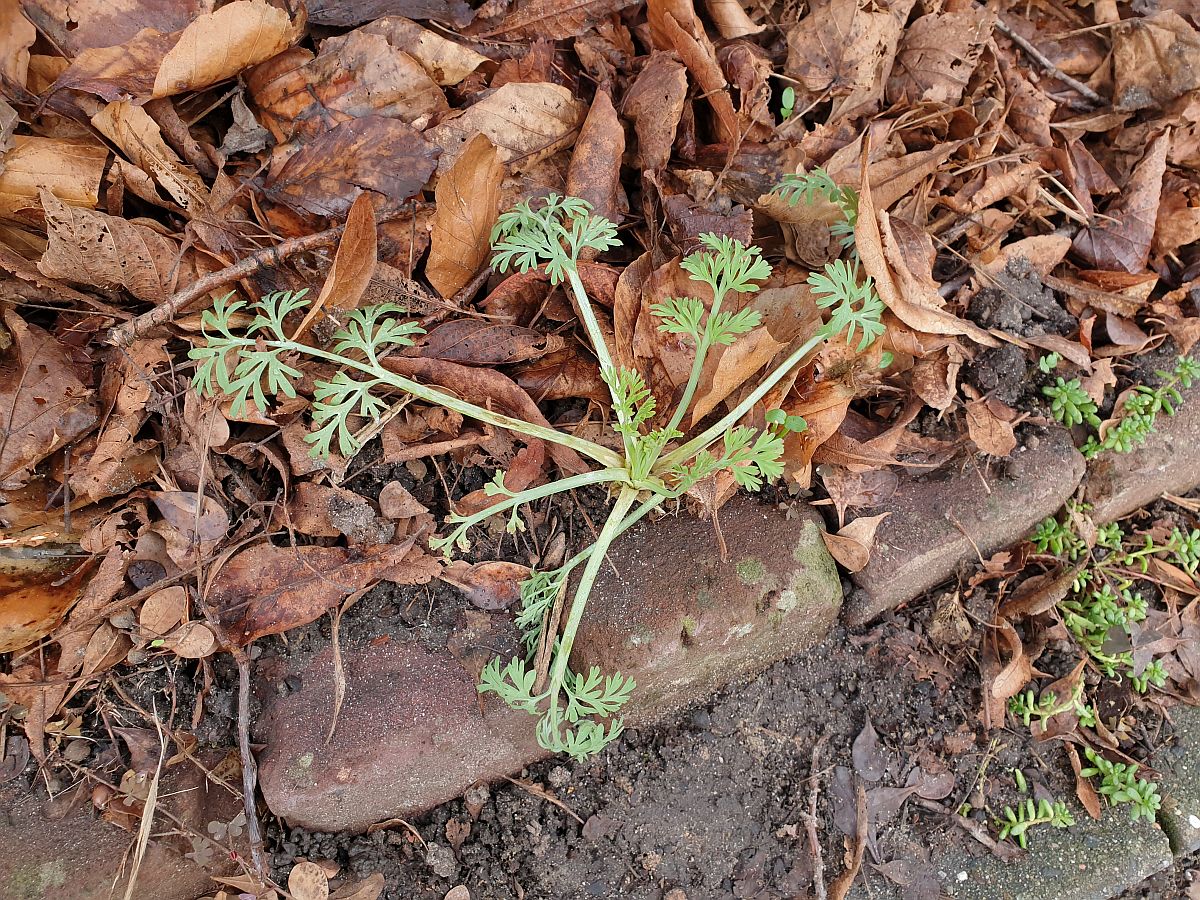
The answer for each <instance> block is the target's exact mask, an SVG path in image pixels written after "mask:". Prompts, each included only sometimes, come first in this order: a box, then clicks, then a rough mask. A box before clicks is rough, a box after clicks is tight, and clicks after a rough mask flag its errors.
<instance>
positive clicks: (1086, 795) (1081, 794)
mask: <svg viewBox="0 0 1200 900" xmlns="http://www.w3.org/2000/svg"><path fill="white" fill-rule="evenodd" d="M1063 746H1064V747H1065V748H1066V750H1067V759H1069V760H1070V761H1071V771H1073V772H1074V773H1075V796H1076V797H1077V798H1078V800H1079V802H1080V803H1081V804H1083V808H1084V809H1086V810H1087V814H1088V815H1089V816H1091V817H1092V818H1093V819H1099V818H1100V813H1101V806H1100V795H1099V794H1097V793H1096V789H1095V788H1094V787H1092V781H1091V779H1090V778H1084V777H1083V776H1082V775H1080V774H1079V773H1080V772H1082V771H1083V764H1082V762H1081V761H1080V759H1079V751H1078V750H1076V749H1075V745H1074V744H1073V743H1071V742H1070V741H1063Z"/></svg>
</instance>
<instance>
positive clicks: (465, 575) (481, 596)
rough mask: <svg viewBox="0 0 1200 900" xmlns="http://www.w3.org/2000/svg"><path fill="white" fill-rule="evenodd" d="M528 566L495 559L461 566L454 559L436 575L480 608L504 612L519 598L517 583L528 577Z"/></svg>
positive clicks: (519, 591)
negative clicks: (502, 610) (503, 610)
mask: <svg viewBox="0 0 1200 900" xmlns="http://www.w3.org/2000/svg"><path fill="white" fill-rule="evenodd" d="M529 574H530V570H529V567H528V566H522V565H518V564H517V563H510V562H504V561H503V560H495V561H489V562H481V563H475V564H474V565H472V564H471V563H465V562H462V561H461V560H455V561H454V562H452V563H451V564H450V565H448V566H446V568H444V569H443V570H442V571H441V573H440V574H439V575H438V577H439V578H441V579H442V581H445V582H447V583H448V584H452V585H454V586H455V587H456V588H458V589H459V590H460V591H462V592H463V594H464V596H466V598H467V599H468V600H470V601H471V603H473V604H474V605H475V606H478V607H479V608H480V609H487V610H497V609H508V608H509V607H510V606H512V605H513V604H514V603H516V602H517V601H518V600H519V599H521V582H522V581H524V580H525V579H527V578H528V577H529Z"/></svg>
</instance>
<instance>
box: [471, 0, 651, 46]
mask: <svg viewBox="0 0 1200 900" xmlns="http://www.w3.org/2000/svg"><path fill="white" fill-rule="evenodd" d="M636 3H637V0H518V2H517V3H516V4H514V6H513V8H512V11H511V12H509V14H508V15H506V16H505V17H504V18H503V19H502V20H501V21H500V24H498V25H496V26H495V27H494V28H489V29H487V30H485V31H481V32H479V33H478V35H477V36H478V37H500V36H503V37H504V38H505V39H506V40H510V41H520V40H534V39H537V38H546V39H549V40H562V39H563V38H571V37H578V36H579V35H581V34H583V33H584V32H586V31H589V30H590V29H592V28H594V27H595V26H596V25H597V24H599V23H600V22H602V21H603V20H604V19H606V18H608V17H609V16H611V15H613V14H614V13H617V12H620V11H621V10H622V9H624V8H625V7H627V6H634V5H636Z"/></svg>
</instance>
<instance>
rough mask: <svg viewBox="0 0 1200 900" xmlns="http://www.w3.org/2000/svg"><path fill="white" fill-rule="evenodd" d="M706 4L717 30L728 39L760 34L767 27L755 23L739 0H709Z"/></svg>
mask: <svg viewBox="0 0 1200 900" xmlns="http://www.w3.org/2000/svg"><path fill="white" fill-rule="evenodd" d="M705 5H706V6H707V7H708V14H709V15H710V16H712V20H713V24H714V25H716V26H717V31H719V32H720V33H721V37H723V38H725V39H726V40H730V39H732V38H741V37H746V36H747V35H751V34H758V33H759V32H760V31H762V30H763V29H764V28H766V26H765V25H756V24H754V20H753V19H751V18H750V17H749V16H748V15H746V10H745V9H743V8H742V4H741V3H739V2H738V0H707V2H706V4H705Z"/></svg>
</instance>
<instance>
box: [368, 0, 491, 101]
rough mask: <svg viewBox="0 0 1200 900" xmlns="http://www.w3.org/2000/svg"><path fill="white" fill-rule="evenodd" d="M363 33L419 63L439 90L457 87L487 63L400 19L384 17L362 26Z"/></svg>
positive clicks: (454, 42)
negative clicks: (377, 36) (375, 36)
mask: <svg viewBox="0 0 1200 900" xmlns="http://www.w3.org/2000/svg"><path fill="white" fill-rule="evenodd" d="M401 2H403V0H401ZM419 18H423V19H424V18H436V16H420V17H419ZM363 31H366V32H368V33H378V34H382V35H384V36H385V37H386V38H387V40H388V43H389V44H391V45H392V46H393V47H396V48H398V49H400V50H403V51H404V52H405V53H407V54H408V55H409V56H411V57H412V58H413V59H415V60H416V61H417V62H419V63H420V64H421V67H422V68H423V69H425V71H426V72H427V73H429V77H430V78H432V79H433V80H434V81H435V82H437V83H438V84H440V85H442V86H443V87H445V86H448V85H452V84H458V83H459V82H460V81H462V80H463V79H464V78H466V77H467V76H468V75H470V74H471V73H472V72H474V71H475V70H476V69H478V68H479V67H480V66H481V65H483V64H484V63H486V62H487V61H488V58H487V57H486V56H483V55H482V54H479V53H476V52H475V51H474V50H472V49H471V48H470V47H464V46H463V45H462V44H460V43H458V42H456V41H451V40H448V39H446V38H444V37H442V36H441V35H440V34H438V33H437V32H436V31H430V30H429V29H428V28H422V27H421V26H420V25H418V24H417V23H416V22H413V21H412V20H411V19H406V18H404V17H403V16H385V17H383V18H381V19H378V20H376V21H374V22H372V23H371V24H370V25H367V26H364V28H363Z"/></svg>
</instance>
